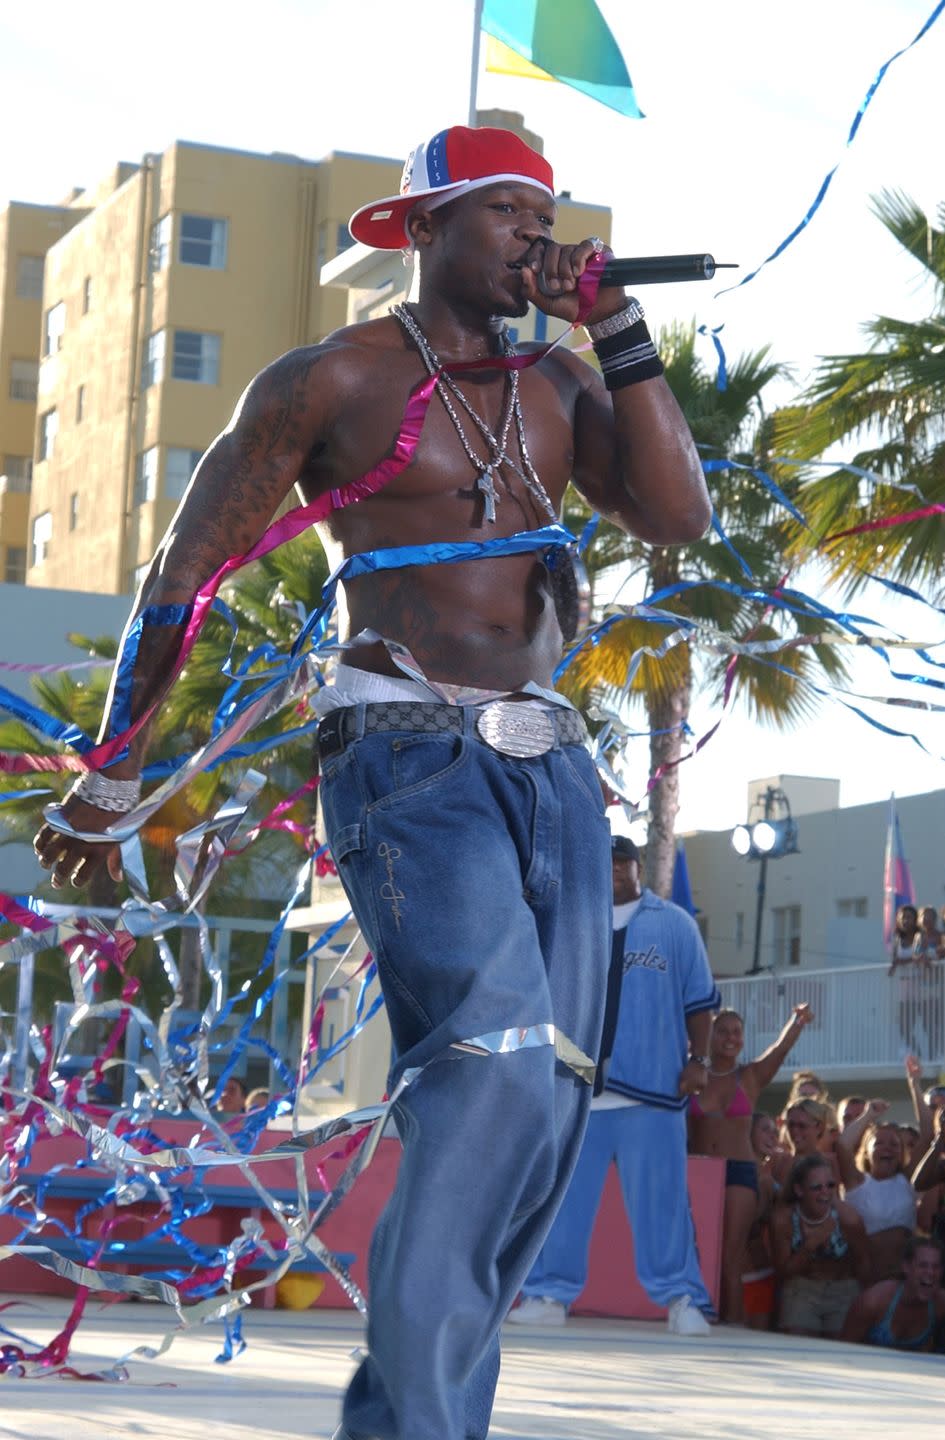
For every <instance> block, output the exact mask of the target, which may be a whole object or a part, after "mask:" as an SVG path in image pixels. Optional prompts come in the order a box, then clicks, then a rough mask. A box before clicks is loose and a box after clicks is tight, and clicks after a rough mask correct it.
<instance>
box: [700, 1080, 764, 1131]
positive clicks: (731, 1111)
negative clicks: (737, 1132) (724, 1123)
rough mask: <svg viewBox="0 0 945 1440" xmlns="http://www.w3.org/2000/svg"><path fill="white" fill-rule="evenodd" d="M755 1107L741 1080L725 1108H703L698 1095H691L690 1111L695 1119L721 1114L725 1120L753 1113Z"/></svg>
mask: <svg viewBox="0 0 945 1440" xmlns="http://www.w3.org/2000/svg"><path fill="white" fill-rule="evenodd" d="M736 1073H737V1072H736ZM753 1108H754V1107H753V1106H752V1103H751V1101H750V1100H749V1098H748V1096H747V1095H746V1094H745V1091H744V1090H743V1089H742V1082H741V1081H740V1080H739V1081H738V1083H737V1085H736V1086H735V1094H734V1095H733V1096H732V1098H731V1100H730V1101H729V1102H728V1105H727V1106H726V1108H725V1109H724V1110H703V1108H702V1106H701V1105H700V1104H699V1097H698V1095H690V1097H689V1113H690V1115H691V1116H692V1118H693V1119H694V1120H704V1119H706V1118H707V1117H709V1116H713V1117H714V1116H719V1117H721V1119H723V1120H736V1119H741V1118H742V1117H743V1116H745V1115H751V1113H752V1110H753Z"/></svg>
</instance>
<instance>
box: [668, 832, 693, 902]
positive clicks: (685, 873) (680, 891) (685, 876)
mask: <svg viewBox="0 0 945 1440" xmlns="http://www.w3.org/2000/svg"><path fill="white" fill-rule="evenodd" d="M669 898H670V899H671V900H672V902H673V904H674V905H678V906H679V908H680V909H681V910H685V912H686V914H687V915H696V914H697V913H698V911H697V909H696V906H695V905H694V904H693V899H692V886H691V885H690V883H689V865H688V863H687V861H686V847H685V846H684V845H683V842H682V841H681V840H680V841H679V843H678V845H677V846H676V859H675V860H674V861H673V890H672V894H671V895H670V897H669Z"/></svg>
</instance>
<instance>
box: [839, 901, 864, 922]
mask: <svg viewBox="0 0 945 1440" xmlns="http://www.w3.org/2000/svg"><path fill="white" fill-rule="evenodd" d="M868 914H869V906H868V903H867V897H866V896H865V895H856V896H854V897H853V898H852V899H849V900H838V901H837V919H838V920H865V919H866V917H867V915H868Z"/></svg>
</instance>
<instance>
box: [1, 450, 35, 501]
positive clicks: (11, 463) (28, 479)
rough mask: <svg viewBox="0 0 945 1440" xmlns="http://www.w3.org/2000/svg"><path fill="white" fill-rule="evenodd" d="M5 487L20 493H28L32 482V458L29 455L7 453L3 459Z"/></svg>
mask: <svg viewBox="0 0 945 1440" xmlns="http://www.w3.org/2000/svg"><path fill="white" fill-rule="evenodd" d="M3 474H4V478H5V479H6V482H7V484H6V488H7V489H8V490H10V491H11V492H16V493H18V494H20V495H28V494H29V493H30V487H31V486H32V483H33V458H32V456H31V455H7V456H6V457H5V458H4V461H3Z"/></svg>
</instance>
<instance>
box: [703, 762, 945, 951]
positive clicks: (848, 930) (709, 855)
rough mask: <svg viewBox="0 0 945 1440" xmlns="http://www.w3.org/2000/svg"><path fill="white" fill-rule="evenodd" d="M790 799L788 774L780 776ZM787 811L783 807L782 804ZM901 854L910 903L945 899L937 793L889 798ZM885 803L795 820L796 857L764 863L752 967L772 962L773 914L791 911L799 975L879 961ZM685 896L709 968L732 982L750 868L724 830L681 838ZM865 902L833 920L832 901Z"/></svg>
mask: <svg viewBox="0 0 945 1440" xmlns="http://www.w3.org/2000/svg"><path fill="white" fill-rule="evenodd" d="M781 778H782V779H783V784H784V789H785V791H786V793H788V795H789V798H792V799H793V797H792V796H791V792H790V784H791V778H790V777H781ZM792 808H793V805H792ZM897 808H898V812H899V820H900V825H901V828H902V834H903V841H904V845H905V849H906V855H907V857H908V859H909V862H910V867H911V871H912V878H913V881H914V883H915V889H916V898H917V900H918V903H919V904H920V905H923V904H926V905H935V906H936V908H941V906H942V903H943V901H945V869H943V865H942V854H943V844H945V790H933V791H930V792H929V793H927V794H924V795H909V796H906V797H904V798H903V799H901V800H898V801H897ZM888 815H889V805H888V802H887V801H878V802H876V803H875V804H872V805H854V806H850V807H849V808H848V809H844V810H840V809H832V810H826V811H820V812H817V813H812V814H804V815H803V816H802V817H801V819H800V820H799V822H798V846H799V853H798V854H796V855H787V856H784V857H783V858H782V859H778V860H769V862H768V867H767V894H766V897H765V905H764V911H763V917H762V933H761V953H760V963H761V967H762V968H768V967H770V966H771V965H772V964H774V963H775V961H776V955H775V950H774V928H775V927H774V911H775V910H776V909H778V908H779V907H780V908H783V907H787V906H799V907H800V935H801V939H800V964H801V966H802V967H805V968H808V969H823V968H828V967H830V966H833V965H844V964H861V965H862V964H869V963H873V962H877V963H878V962H880V961H882V960H884V959H885V955H886V951H885V947H884V945H883V934H882V915H883V855H884V848H885V843H886V825H887V820H888ZM684 840H685V848H686V859H687V862H688V866H689V875H690V879H691V882H692V891H693V899H694V901H695V904H696V905H697V906H698V907H699V910H700V911H701V912H702V916H701V918H702V920H703V923H704V926H705V931H706V940H707V943H708V947H709V954H710V956H711V959H712V965H713V968H714V970H715V971H716V973H717V974H719V975H740V974H743V973H745V972H746V971H748V970H749V969H750V968H751V962H752V941H753V935H754V923H755V914H756V907H757V885H758V879H759V874H760V867H759V862H758V861H749V860H743V859H742V858H741V857H740V856H738V855H736V853H735V851H734V850H733V849H732V845H731V832H730V831H728V830H725V831H718V832H711V831H704V832H702V833H699V834H695V835H687V836H685V837H684ZM858 899H859V900H865V902H866V914H865V916H862V917H860V916H857V915H855V914H854V915H843V914H841V902H844V901H851V900H852V901H855V900H858Z"/></svg>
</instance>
